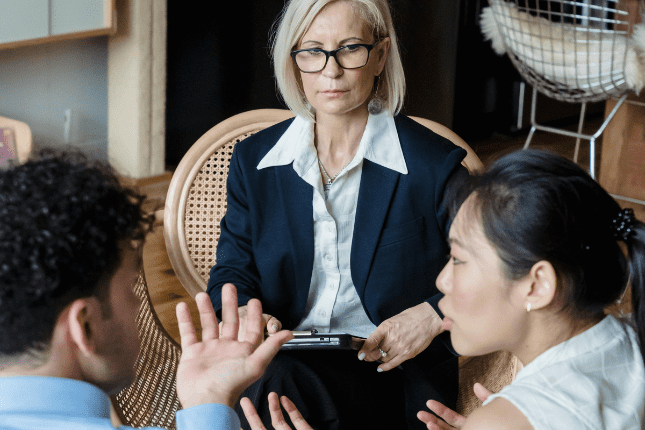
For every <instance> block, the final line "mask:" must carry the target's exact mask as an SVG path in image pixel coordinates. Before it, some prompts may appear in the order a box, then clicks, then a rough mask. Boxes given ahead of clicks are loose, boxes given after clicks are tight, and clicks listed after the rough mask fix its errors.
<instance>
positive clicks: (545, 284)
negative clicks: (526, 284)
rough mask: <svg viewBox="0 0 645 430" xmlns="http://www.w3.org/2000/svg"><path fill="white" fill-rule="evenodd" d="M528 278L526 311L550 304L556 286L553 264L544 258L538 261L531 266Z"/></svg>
mask: <svg viewBox="0 0 645 430" xmlns="http://www.w3.org/2000/svg"><path fill="white" fill-rule="evenodd" d="M529 279H530V281H531V283H530V288H529V290H528V291H527V295H526V306H527V308H526V309H527V311H531V310H535V309H541V308H544V307H546V306H548V305H549V304H551V303H552V302H553V300H554V298H555V290H556V288H557V276H556V274H555V269H554V268H553V265H551V263H549V262H548V261H546V260H542V261H538V262H537V263H535V264H534V265H533V267H532V268H531V271H530V272H529Z"/></svg>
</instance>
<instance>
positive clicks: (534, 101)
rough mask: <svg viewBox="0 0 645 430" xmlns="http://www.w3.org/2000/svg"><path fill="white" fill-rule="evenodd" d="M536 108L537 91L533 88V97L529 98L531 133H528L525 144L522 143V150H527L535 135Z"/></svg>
mask: <svg viewBox="0 0 645 430" xmlns="http://www.w3.org/2000/svg"><path fill="white" fill-rule="evenodd" d="M536 107H537V90H536V89H535V87H534V88H533V95H532V97H531V131H529V135H528V137H527V138H526V143H524V149H528V147H529V145H530V144H531V139H533V134H534V133H535V130H536V129H537V124H536V123H535V110H536Z"/></svg>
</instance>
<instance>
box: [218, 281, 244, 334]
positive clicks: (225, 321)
mask: <svg viewBox="0 0 645 430" xmlns="http://www.w3.org/2000/svg"><path fill="white" fill-rule="evenodd" d="M239 326H240V320H239V315H238V310H237V292H236V290H235V286H234V285H233V284H224V286H223V287H222V330H221V332H220V337H221V338H223V339H237V331H238V329H239Z"/></svg>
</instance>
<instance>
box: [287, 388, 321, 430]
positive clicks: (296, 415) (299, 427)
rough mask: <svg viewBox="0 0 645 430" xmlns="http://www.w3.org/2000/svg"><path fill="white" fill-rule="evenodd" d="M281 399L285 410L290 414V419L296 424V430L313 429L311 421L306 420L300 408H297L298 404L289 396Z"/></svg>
mask: <svg viewBox="0 0 645 430" xmlns="http://www.w3.org/2000/svg"><path fill="white" fill-rule="evenodd" d="M280 401H281V403H282V407H283V408H284V410H285V411H287V414H289V419H290V420H291V422H292V423H293V425H294V426H295V428H296V430H313V429H312V427H311V426H310V425H309V423H308V422H307V421H305V419H304V418H303V416H302V414H301V413H300V411H299V410H298V408H296V405H294V404H293V402H292V401H291V400H289V398H288V397H287V396H282V397H281V398H280Z"/></svg>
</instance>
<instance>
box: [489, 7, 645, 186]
mask: <svg viewBox="0 0 645 430" xmlns="http://www.w3.org/2000/svg"><path fill="white" fill-rule="evenodd" d="M638 1H639V2H640V4H641V8H642V5H643V1H642V0H638ZM489 3H490V7H487V8H485V9H484V10H483V12H482V31H483V33H484V36H485V38H486V39H489V40H491V41H492V45H493V49H494V50H495V52H497V53H498V54H500V55H502V54H504V53H507V54H508V56H509V58H510V59H511V61H512V63H513V65H514V66H515V67H516V68H517V70H518V71H519V73H520V75H521V76H522V77H523V78H524V79H525V80H526V81H527V82H528V83H529V84H531V85H532V86H533V98H532V102H531V130H530V132H529V135H528V137H527V139H526V143H525V145H524V148H525V149H526V148H528V146H529V144H530V142H531V139H532V138H533V134H534V133H535V131H536V130H541V131H546V132H550V133H557V134H561V135H565V136H571V137H575V138H576V147H575V152H574V161H575V162H577V161H578V150H579V145H580V140H581V139H586V140H589V165H590V168H589V171H590V174H591V176H592V177H594V176H595V170H596V169H595V159H596V157H595V142H596V139H598V138H599V137H600V135H601V134H602V132H603V131H604V130H605V128H606V127H607V125H608V124H609V122H610V121H611V119H612V118H613V117H614V115H615V114H616V112H617V111H618V109H619V108H620V106H621V105H622V104H623V103H624V102H625V100H626V99H627V96H628V95H629V94H634V93H638V92H639V91H640V90H641V89H642V88H643V86H645V28H644V27H643V25H642V24H640V25H637V26H633V25H632V24H631V23H632V22H633V17H630V15H629V12H627V11H626V10H623V9H621V5H620V4H619V0H547V1H534V0H530V1H529V0H489ZM538 92H540V93H542V94H544V95H546V96H547V97H550V98H553V99H556V100H560V101H564V102H569V103H581V110H580V118H579V122H578V131H577V133H576V132H571V131H568V130H563V129H558V128H555V127H547V126H544V125H540V124H537V123H536V120H535V112H536V106H537V93H538ZM609 98H616V99H618V103H616V106H615V107H614V109H613V110H612V111H611V112H610V113H609V114H608V115H607V117H606V119H605V121H604V122H603V124H602V125H601V126H600V127H599V129H598V130H597V131H596V132H595V133H593V134H590V135H588V134H583V133H582V130H583V125H584V118H585V111H586V106H587V103H589V102H595V101H602V100H607V99H609Z"/></svg>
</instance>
